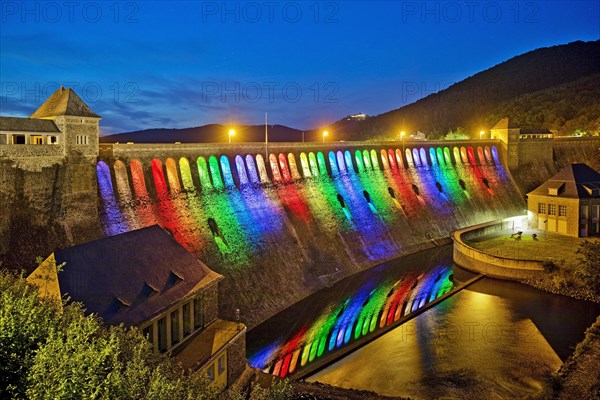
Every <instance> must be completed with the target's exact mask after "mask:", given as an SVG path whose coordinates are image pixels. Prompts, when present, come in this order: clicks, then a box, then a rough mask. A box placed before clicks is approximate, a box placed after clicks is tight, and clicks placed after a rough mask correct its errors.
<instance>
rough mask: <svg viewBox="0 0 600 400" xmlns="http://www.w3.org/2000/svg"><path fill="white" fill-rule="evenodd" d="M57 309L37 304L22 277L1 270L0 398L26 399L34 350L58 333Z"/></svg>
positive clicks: (55, 306) (34, 294)
mask: <svg viewBox="0 0 600 400" xmlns="http://www.w3.org/2000/svg"><path fill="white" fill-rule="evenodd" d="M58 310H59V308H58V305H57V304H54V303H52V302H50V301H45V302H40V301H39V299H38V292H37V290H36V289H35V288H32V287H30V286H29V285H27V283H26V282H25V279H24V278H23V277H22V276H15V275H13V274H11V273H8V272H6V271H4V270H0V398H3V399H4V398H9V399H21V398H25V387H26V377H27V373H28V372H29V369H30V368H31V366H32V364H33V359H34V356H35V352H36V350H37V349H38V348H39V346H40V345H41V344H42V343H43V342H44V341H45V339H46V337H47V336H48V335H49V333H50V331H52V330H56V329H58V323H57V322H58V320H59V319H60V316H59V311H58Z"/></svg>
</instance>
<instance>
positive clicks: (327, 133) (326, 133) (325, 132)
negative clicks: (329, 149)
mask: <svg viewBox="0 0 600 400" xmlns="http://www.w3.org/2000/svg"><path fill="white" fill-rule="evenodd" d="M327 135H329V132H327V131H323V143H325V136H327Z"/></svg>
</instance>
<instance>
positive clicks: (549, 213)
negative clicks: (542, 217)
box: [548, 204, 556, 215]
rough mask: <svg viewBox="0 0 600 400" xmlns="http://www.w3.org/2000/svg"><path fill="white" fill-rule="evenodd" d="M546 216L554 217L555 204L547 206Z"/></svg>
mask: <svg viewBox="0 0 600 400" xmlns="http://www.w3.org/2000/svg"><path fill="white" fill-rule="evenodd" d="M548 215H556V204H548Z"/></svg>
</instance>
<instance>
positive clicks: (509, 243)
mask: <svg viewBox="0 0 600 400" xmlns="http://www.w3.org/2000/svg"><path fill="white" fill-rule="evenodd" d="M517 231H522V232H523V233H522V234H521V237H520V239H518V238H517V235H516V232H517ZM513 234H515V235H513ZM534 234H535V235H537V237H536V238H534V237H533V235H534ZM511 235H513V236H512V237H511ZM585 239H588V240H596V241H600V238H581V239H580V238H574V237H570V236H564V235H559V234H557V233H550V232H545V231H540V230H537V229H530V228H518V229H515V230H509V229H507V230H503V231H499V232H494V233H492V234H489V235H485V236H481V237H478V238H474V239H470V240H468V241H465V243H467V244H468V245H470V246H472V247H474V248H476V249H478V250H482V251H485V252H487V253H489V254H492V255H495V256H499V257H507V258H520V259H524V260H540V261H545V260H552V261H554V262H555V263H561V264H574V263H575V262H576V261H577V254H576V253H575V252H576V250H577V249H578V248H579V244H580V243H581V242H583V241H584V240H585Z"/></svg>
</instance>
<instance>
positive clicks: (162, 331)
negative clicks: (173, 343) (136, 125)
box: [157, 317, 167, 352]
mask: <svg viewBox="0 0 600 400" xmlns="http://www.w3.org/2000/svg"><path fill="white" fill-rule="evenodd" d="M157 327H158V351H160V352H163V351H167V318H166V317H162V318H161V319H159V320H158V322H157Z"/></svg>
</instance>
